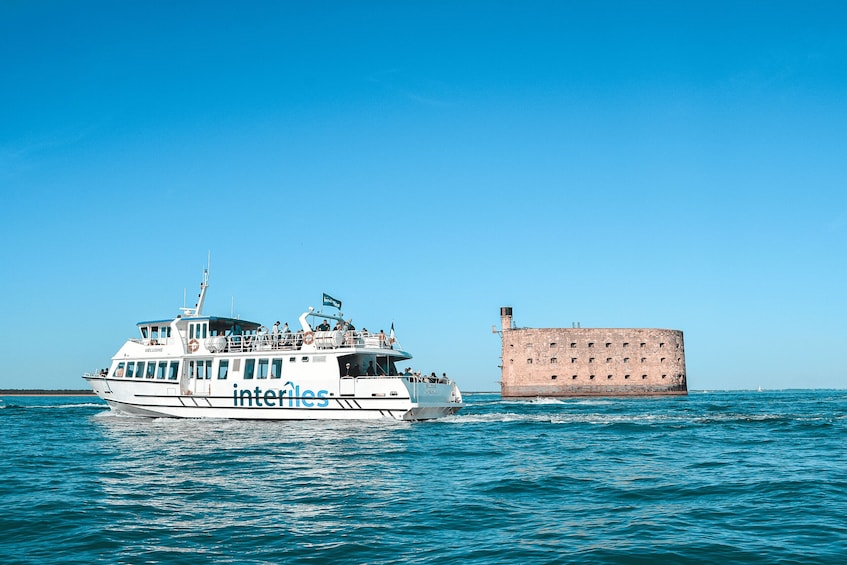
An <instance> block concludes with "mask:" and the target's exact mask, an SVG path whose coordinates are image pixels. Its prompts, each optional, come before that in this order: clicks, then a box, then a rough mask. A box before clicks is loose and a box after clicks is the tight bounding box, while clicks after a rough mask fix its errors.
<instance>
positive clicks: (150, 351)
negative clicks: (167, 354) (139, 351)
mask: <svg viewBox="0 0 847 565" xmlns="http://www.w3.org/2000/svg"><path fill="white" fill-rule="evenodd" d="M164 350H165V348H164V347H145V348H144V351H145V352H147V353H152V352H155V351H164Z"/></svg>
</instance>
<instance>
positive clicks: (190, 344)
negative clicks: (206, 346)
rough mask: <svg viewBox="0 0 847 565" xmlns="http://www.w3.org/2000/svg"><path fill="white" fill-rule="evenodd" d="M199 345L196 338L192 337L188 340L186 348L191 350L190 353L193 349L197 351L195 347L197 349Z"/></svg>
mask: <svg viewBox="0 0 847 565" xmlns="http://www.w3.org/2000/svg"><path fill="white" fill-rule="evenodd" d="M199 347H200V344H199V343H198V342H197V340H196V339H193V338H192V339H191V340H189V342H188V349H190V350H191V353H194V352H195V351H197V349H198V348H199Z"/></svg>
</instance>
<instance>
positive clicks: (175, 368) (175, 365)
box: [168, 361, 179, 381]
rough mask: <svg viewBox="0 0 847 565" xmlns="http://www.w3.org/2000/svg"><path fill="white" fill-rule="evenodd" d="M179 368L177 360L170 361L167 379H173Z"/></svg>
mask: <svg viewBox="0 0 847 565" xmlns="http://www.w3.org/2000/svg"><path fill="white" fill-rule="evenodd" d="M178 369H179V361H171V365H170V370H169V371H168V380H169V381H175V380H176V376H177V373H178Z"/></svg>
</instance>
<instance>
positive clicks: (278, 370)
mask: <svg viewBox="0 0 847 565" xmlns="http://www.w3.org/2000/svg"><path fill="white" fill-rule="evenodd" d="M280 377H282V359H274V360H273V362H272V363H271V378H272V379H278V378H280Z"/></svg>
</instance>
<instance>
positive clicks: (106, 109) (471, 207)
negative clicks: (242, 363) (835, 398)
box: [0, 0, 847, 390]
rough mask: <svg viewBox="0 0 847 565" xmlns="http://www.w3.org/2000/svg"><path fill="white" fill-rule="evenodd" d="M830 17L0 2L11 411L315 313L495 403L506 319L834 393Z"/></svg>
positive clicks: (841, 16) (842, 127)
mask: <svg viewBox="0 0 847 565" xmlns="http://www.w3.org/2000/svg"><path fill="white" fill-rule="evenodd" d="M845 30H847V7H845V4H844V3H842V2H814V1H796V2H743V1H742V2H739V1H732V2H715V1H709V2H676V1H673V2H672V1H668V2H614V1H606V2H568V1H552V2H507V3H501V2H491V1H485V2H437V1H436V2H433V1H427V2H353V3H350V2H248V3H243V2H239V3H235V2H232V3H221V2H111V1H103V2H91V1H85V0H82V1H74V2H61V1H47V0H45V1H42V2H24V1H12V0H3V1H0V84H2V88H0V186H2V194H3V204H2V207H0V235H2V245H0V267H1V268H2V276H1V277H0V297H1V298H0V299H1V300H2V312H3V319H4V321H3V324H2V329H0V339H2V343H3V364H2V369H0V388H24V387H35V388H83V387H84V386H85V383H84V381H82V380H81V379H80V374H81V373H82V372H84V371H86V370H94V369H96V368H99V367H102V366H106V365H107V364H108V361H109V358H110V357H111V356H112V354H114V352H115V351H116V350H117V348H118V347H119V346H120V344H121V343H123V341H124V340H125V339H126V338H127V337H130V336H134V335H135V331H136V329H135V325H134V324H135V322H137V321H139V320H145V319H155V318H160V317H167V316H171V315H175V314H177V313H178V308H179V307H180V306H182V305H183V290H184V289H186V288H187V289H188V296H189V302H193V298H194V297H195V296H196V291H197V288H198V285H199V282H200V277H201V274H202V269H203V267H204V266H205V263H206V256H207V252H209V251H211V254H212V273H211V287H210V291H209V292H210V294H209V300H208V302H207V313H217V314H224V315H229V314H230V310H231V309H232V305H233V301H234V304H235V307H234V311H235V313H236V314H239V315H241V316H242V317H244V318H247V319H253V320H256V321H260V322H264V323H266V324H270V323H273V322H274V321H275V320H277V319H280V320H287V321H288V322H289V323H293V322H294V321H295V320H296V317H297V315H298V314H299V313H300V312H301V311H302V310H303V309H304V308H305V307H307V306H309V305H313V306H316V307H318V306H320V304H319V302H320V298H321V293H322V292H328V293H330V294H332V295H333V296H335V297H337V298H340V299H341V300H343V301H344V308H343V310H344V312H345V314H346V315H347V316H352V317H353V319H354V322H356V323H357V325H358V326H359V327H361V326H363V325H364V326H366V327H368V328H369V329H380V328H381V329H385V330H386V331H387V329H388V327H389V326H390V324H391V322H392V321H393V322H394V324H395V328H396V331H397V336H398V339H399V340H400V342H401V343H402V344H403V345H404V347H406V348H407V349H409V350H410V351H411V352H412V353H413V354H414V355H415V366H416V368H418V369H420V370H423V371H437V372H439V373H441V372H447V373H448V374H449V375H450V376H452V377H454V378H456V379H457V380H458V381H459V383H460V385H462V387H463V388H464V389H466V390H496V389H498V384H497V381H498V379H499V369H498V364H499V353H500V345H499V338H498V336H497V335H494V334H492V333H491V326H492V324H498V323H499V307H500V306H503V305H509V306H512V307H513V308H514V314H515V321H516V323H517V324H519V325H522V326H532V327H555V326H564V327H569V326H570V325H571V323H572V322H576V321H579V322H580V323H581V324H582V326H583V327H660V328H673V329H680V330H683V331H684V332H685V341H686V343H685V345H686V355H687V362H688V367H687V369H688V377H689V387H690V388H691V389H726V388H755V387H758V386H762V387H764V388H787V387H816V388H819V387H834V388H844V387H845V386H847V369H845V362H844V351H845V344H847V330H845V317H847V308H845V306H846V305H847V300H845V278H847V277H846V276H845V275H847V262H846V261H845V244H847V33H845Z"/></svg>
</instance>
